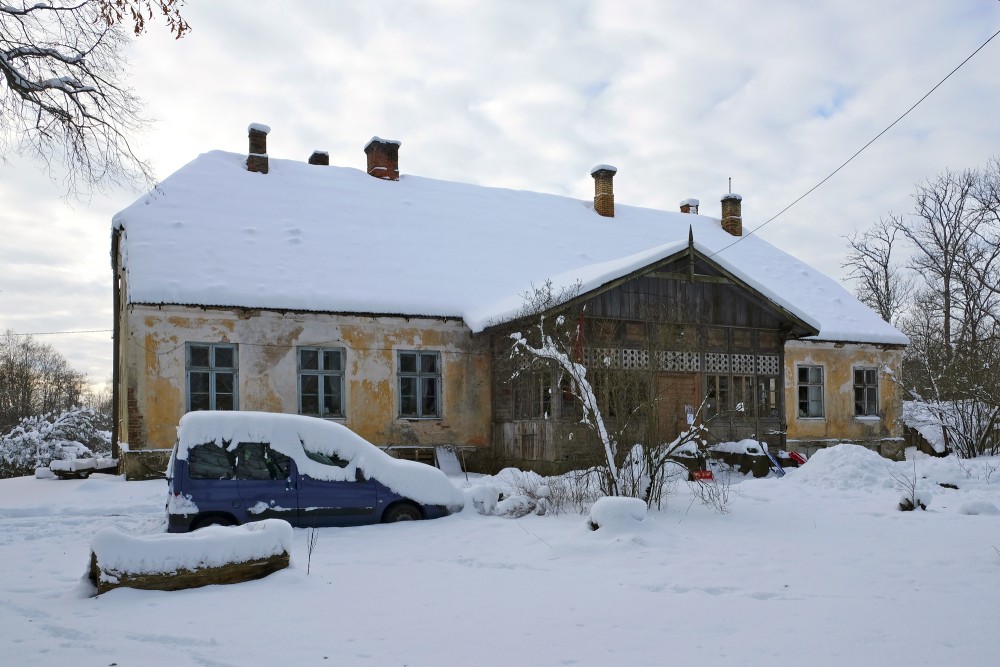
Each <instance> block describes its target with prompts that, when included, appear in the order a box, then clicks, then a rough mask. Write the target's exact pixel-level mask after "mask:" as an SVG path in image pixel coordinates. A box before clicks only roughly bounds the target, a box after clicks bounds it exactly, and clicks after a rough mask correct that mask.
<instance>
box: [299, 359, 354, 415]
mask: <svg viewBox="0 0 1000 667" xmlns="http://www.w3.org/2000/svg"><path fill="white" fill-rule="evenodd" d="M299 414H300V415H312V416H313V417H343V416H344V351H343V350H342V349H340V348H325V347H300V348H299Z"/></svg>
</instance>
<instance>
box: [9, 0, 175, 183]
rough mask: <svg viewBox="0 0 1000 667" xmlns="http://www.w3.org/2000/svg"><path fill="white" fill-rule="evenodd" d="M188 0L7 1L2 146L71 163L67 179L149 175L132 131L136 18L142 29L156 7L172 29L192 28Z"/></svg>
mask: <svg viewBox="0 0 1000 667" xmlns="http://www.w3.org/2000/svg"><path fill="white" fill-rule="evenodd" d="M181 4H182V0H75V1H73V2H63V1H57V0H53V1H52V2H48V3H30V2H26V1H24V0H22V1H21V2H18V3H15V4H0V75H2V77H0V149H3V153H6V152H7V149H8V148H10V149H13V151H14V152H16V153H18V154H22V155H24V154H27V155H31V156H33V157H36V158H38V159H40V160H41V161H42V163H43V164H44V165H45V166H46V169H47V170H48V171H49V173H50V174H53V173H54V172H55V166H56V165H59V164H61V165H64V166H65V167H66V172H67V175H66V188H67V192H68V193H69V194H73V195H76V194H79V192H80V190H81V189H82V188H86V189H89V188H97V189H100V190H103V189H106V188H107V187H109V186H110V185H113V184H140V185H149V184H151V183H152V181H153V177H152V171H151V169H150V167H149V165H148V164H147V163H146V162H145V161H144V160H142V159H141V158H139V157H138V156H137V155H136V153H135V151H134V150H133V148H132V145H131V143H130V137H133V136H135V135H136V134H137V133H139V132H140V131H141V130H143V129H144V128H145V127H146V125H147V121H146V119H145V118H143V117H142V104H141V102H140V100H139V98H138V97H137V96H136V95H135V94H134V93H133V91H132V90H131V89H130V88H128V87H127V86H126V85H125V83H124V82H125V80H126V78H127V75H128V71H127V67H126V63H125V59H124V55H123V49H124V47H125V45H126V44H127V43H128V39H129V37H128V34H127V33H126V32H125V31H124V30H123V28H122V24H123V23H126V22H128V23H131V25H132V27H133V32H134V33H135V34H137V35H138V34H141V33H142V32H143V31H144V30H145V25H146V21H147V20H148V19H149V18H151V17H152V16H153V10H154V8H155V9H156V10H157V12H159V13H162V14H163V16H164V17H165V19H166V21H167V25H168V28H169V29H170V31H171V33H172V34H174V35H176V37H178V38H180V37H181V36H183V35H184V34H185V33H186V32H187V31H188V30H190V26H188V24H187V22H186V21H184V20H183V18H182V17H181V15H180V5H181Z"/></svg>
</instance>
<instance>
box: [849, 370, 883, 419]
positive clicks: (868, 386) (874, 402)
mask: <svg viewBox="0 0 1000 667" xmlns="http://www.w3.org/2000/svg"><path fill="white" fill-rule="evenodd" d="M851 371H852V372H851V375H852V379H853V381H854V416H855V417H856V418H858V419H879V410H878V368H877V367H875V366H855V367H854V368H852V369H851ZM859 372H860V373H861V383H860V384H859V383H858V373H859ZM869 373H870V374H871V382H868V380H869V375H868V374H869ZM859 390H860V391H861V392H862V393H863V397H862V399H861V401H860V403H861V404H862V406H863V411H859V410H858V408H859V401H858V391H859ZM869 392H871V393H872V394H874V396H869ZM869 399H871V404H870V405H869ZM869 408H871V409H872V411H871V412H869V411H868V410H869Z"/></svg>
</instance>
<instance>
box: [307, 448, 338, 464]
mask: <svg viewBox="0 0 1000 667" xmlns="http://www.w3.org/2000/svg"><path fill="white" fill-rule="evenodd" d="M306 456H308V457H309V458H311V459H312V460H313V461H316V462H317V463H322V464H323V465H325V466H337V467H338V468H346V467H347V461H345V460H344V459H342V458H340V457H339V456H337V455H336V454H330V455H327V454H320V453H319V452H311V451H309V450H308V449H307V450H306Z"/></svg>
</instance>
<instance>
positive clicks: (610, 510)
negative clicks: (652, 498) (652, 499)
mask: <svg viewBox="0 0 1000 667" xmlns="http://www.w3.org/2000/svg"><path fill="white" fill-rule="evenodd" d="M645 518H646V503H644V502H643V501H641V500H639V499H638V498H624V497H621V496H605V497H604V498H601V499H600V500H598V501H597V502H596V503H594V505H593V507H591V508H590V516H589V517H588V518H587V522H588V523H589V525H590V528H591V530H597V529H601V530H610V531H613V532H628V531H634V530H635V529H636V528H637V527H638V524H639V523H640V522H641V521H642V520H643V519H645Z"/></svg>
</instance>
